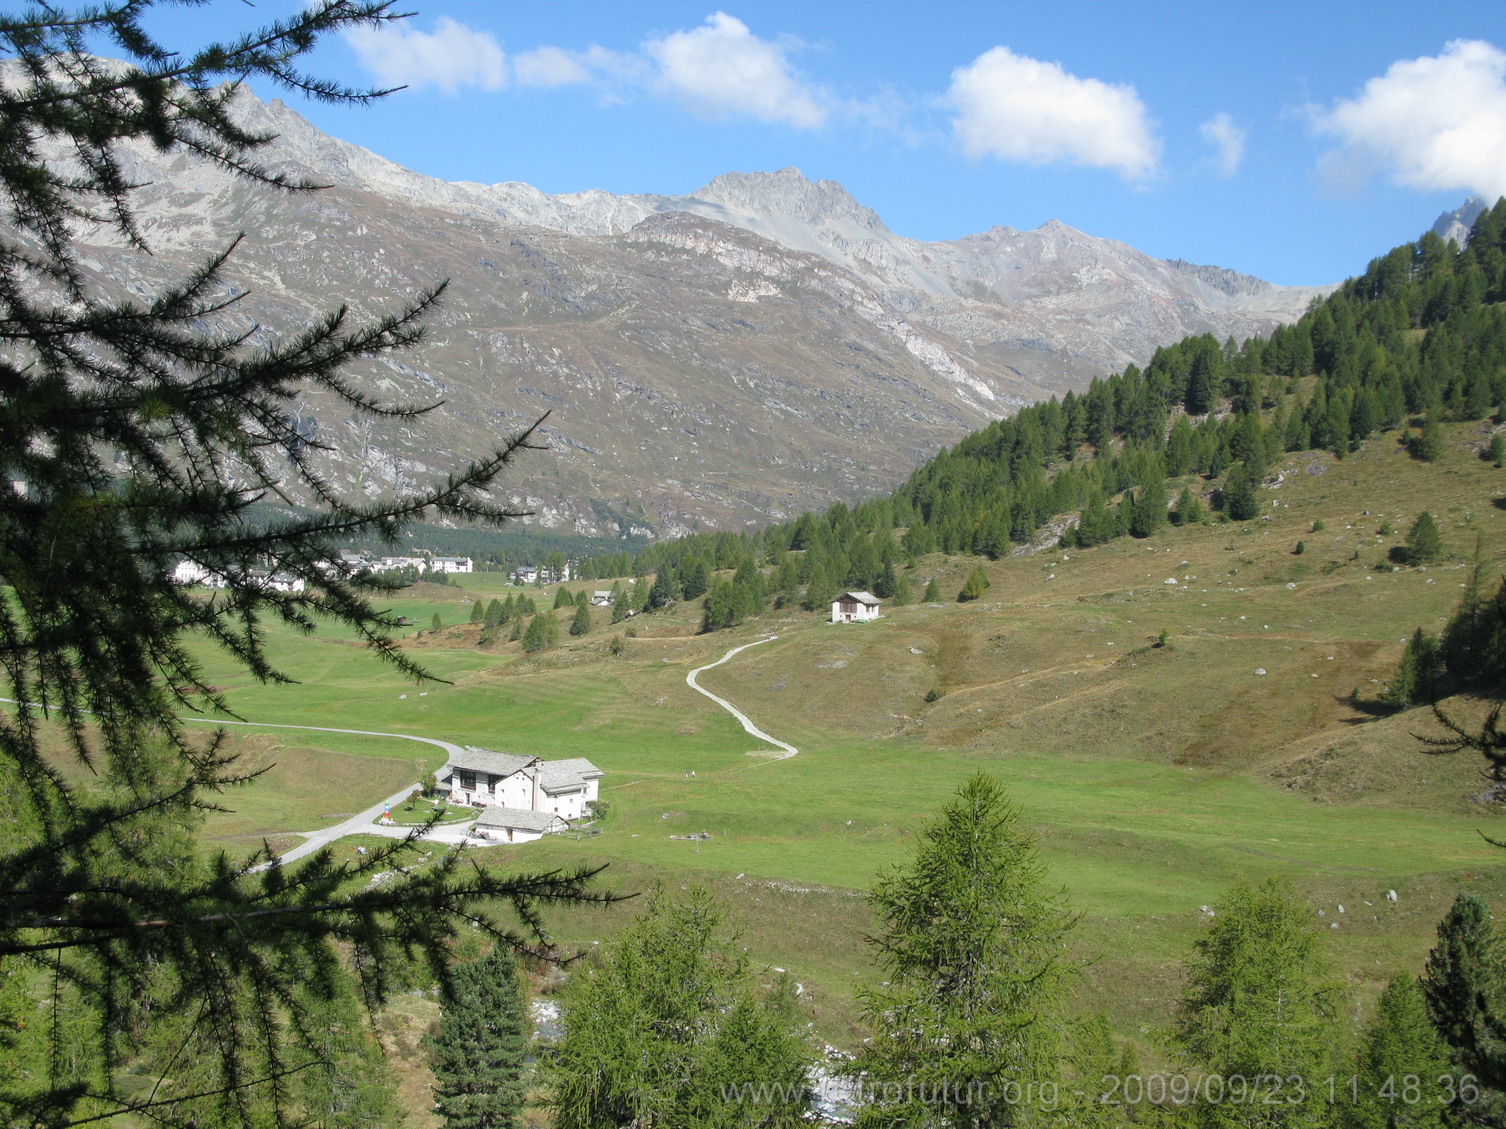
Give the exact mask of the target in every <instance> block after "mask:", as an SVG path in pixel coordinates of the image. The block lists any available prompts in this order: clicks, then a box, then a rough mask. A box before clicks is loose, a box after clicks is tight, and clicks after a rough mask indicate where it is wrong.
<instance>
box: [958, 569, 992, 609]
mask: <svg viewBox="0 0 1506 1129" xmlns="http://www.w3.org/2000/svg"><path fill="white" fill-rule="evenodd" d="M987 588H988V573H986V572H984V571H983V566H982V565H974V566H973V571H972V572H970V573H968V574H967V580H966V581H965V582H964V583H963V585H962V591H960V592H958V593H957V599H958V601H959V602H961V603H966V602H967V601H969V600H976V599H978V598H979V597H981V596H982V595H983V593H984V591H985V590H986V589H987Z"/></svg>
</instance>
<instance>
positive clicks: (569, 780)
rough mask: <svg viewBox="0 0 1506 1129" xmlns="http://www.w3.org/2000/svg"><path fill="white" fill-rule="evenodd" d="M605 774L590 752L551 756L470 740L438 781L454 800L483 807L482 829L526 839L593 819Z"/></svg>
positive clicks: (503, 836)
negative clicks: (588, 755)
mask: <svg viewBox="0 0 1506 1129" xmlns="http://www.w3.org/2000/svg"><path fill="white" fill-rule="evenodd" d="M604 775H605V773H603V772H602V771H601V769H599V768H597V767H596V766H595V765H594V764H592V763H591V762H590V761H588V760H587V759H586V758H585V757H571V758H568V759H564V760H556V761H546V760H543V759H542V758H540V757H535V756H529V755H528V754H526V753H503V752H499V751H497V750H496V749H482V748H477V747H476V746H473V745H468V746H466V748H465V749H464V751H463V752H462V753H461V754H460V755H459V756H452V757H451V758H450V763H449V764H447V765H445V766H444V768H443V769H442V770H441V771H440V774H439V778H438V780H439V790H440V792H442V793H447V794H448V795H449V799H450V802H451V803H453V804H469V805H471V806H472V807H478V808H481V809H482V810H481V815H480V816H479V817H478V819H477V821H476V827H477V830H478V831H485V832H487V834H488V835H490V836H491V837H493V838H499V839H505V840H506V841H507V842H509V843H524V842H528V841H529V840H531V839H537V838H539V837H541V836H543V835H549V834H553V833H555V832H559V831H564V830H567V829H568V828H569V826H570V824H571V823H573V822H575V821H576V820H580V819H584V818H587V817H588V816H589V815H590V814H591V813H590V812H589V810H588V809H587V805H589V804H591V803H594V802H595V800H596V798H597V782H598V781H599V780H600V779H601V778H602V777H603V776H604Z"/></svg>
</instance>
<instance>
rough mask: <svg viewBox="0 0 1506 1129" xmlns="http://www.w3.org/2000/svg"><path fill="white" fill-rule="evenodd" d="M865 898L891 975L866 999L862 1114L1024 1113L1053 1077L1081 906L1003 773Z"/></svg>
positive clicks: (956, 804)
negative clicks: (1045, 855)
mask: <svg viewBox="0 0 1506 1129" xmlns="http://www.w3.org/2000/svg"><path fill="white" fill-rule="evenodd" d="M869 901H870V903H871V904H872V906H873V909H874V912H875V915H876V916H877V918H878V925H879V928H878V933H877V935H876V936H875V938H874V941H873V943H874V945H875V946H876V948H877V950H878V957H879V960H880V962H881V963H882V966H883V972H884V976H885V980H886V981H887V983H886V984H885V985H883V986H882V987H878V988H875V989H873V990H872V991H870V992H868V993H867V995H866V996H865V998H864V1002H863V1010H864V1014H865V1016H866V1017H867V1019H868V1022H869V1023H870V1024H871V1026H872V1027H873V1028H874V1031H875V1034H874V1036H873V1038H872V1039H871V1040H870V1041H869V1042H868V1044H867V1045H866V1046H865V1047H864V1049H863V1051H862V1053H861V1054H860V1055H859V1057H858V1059H857V1060H856V1062H855V1063H854V1069H855V1070H856V1071H858V1072H859V1073H860V1074H861V1076H862V1077H863V1079H864V1083H865V1088H869V1087H871V1089H872V1092H873V1093H874V1095H875V1100H874V1101H873V1102H872V1103H870V1104H869V1105H866V1106H864V1107H863V1108H862V1109H861V1110H860V1111H859V1118H858V1124H859V1125H860V1126H867V1125H917V1126H918V1125H936V1124H967V1125H1012V1124H1016V1123H1017V1122H1018V1120H1019V1119H1020V1117H1021V1116H1022V1115H1027V1114H1028V1111H1029V1110H1030V1108H1031V1103H1032V1101H1033V1100H1039V1096H1040V1094H1041V1089H1040V1087H1041V1086H1042V1084H1043V1083H1047V1082H1054V1081H1056V1075H1057V1071H1058V1069H1059V1064H1058V1059H1059V1054H1060V1051H1061V1049H1062V1048H1061V1043H1060V1031H1061V1025H1062V1024H1061V1005H1062V996H1063V992H1064V980H1065V977H1066V965H1065V961H1064V956H1063V942H1064V938H1065V937H1066V934H1067V932H1068V930H1069V928H1070V926H1071V923H1072V918H1071V916H1070V915H1069V914H1068V913H1067V912H1066V911H1065V910H1064V908H1063V907H1062V905H1061V901H1060V898H1059V896H1058V895H1056V894H1054V893H1052V892H1051V891H1050V890H1048V889H1047V887H1046V881H1045V868H1044V866H1043V865H1042V863H1041V861H1040V858H1039V855H1038V853H1037V850H1036V843H1035V836H1034V835H1033V834H1032V833H1031V832H1030V830H1029V828H1028V826H1027V825H1026V824H1025V821H1024V819H1023V817H1022V816H1021V814H1020V812H1019V811H1018V810H1017V809H1016V808H1014V807H1012V806H1011V805H1010V804H1009V802H1008V799H1007V797H1006V796H1005V794H1004V790H1003V788H1002V787H1001V786H1000V785H999V783H998V782H997V781H995V780H994V779H993V778H991V777H988V776H985V775H982V774H979V775H977V776H974V777H973V778H972V779H970V780H969V781H967V782H966V783H965V784H964V785H963V786H962V787H961V788H960V789H958V792H957V795H956V798H955V799H953V800H951V801H950V802H949V803H948V804H947V805H946V806H945V808H943V809H942V812H941V815H940V817H939V818H938V819H937V820H936V821H935V822H934V823H932V824H931V825H930V826H928V827H927V828H926V829H925V830H924V831H923V832H922V833H921V836H920V841H919V843H918V845H917V846H916V848H915V856H914V859H913V860H912V861H911V863H910V864H909V865H907V866H904V867H900V868H897V869H895V870H894V871H893V872H891V873H890V874H888V875H887V876H885V877H883V878H881V879H880V880H879V881H878V882H877V883H876V884H875V886H874V888H873V891H872V893H871V894H870V895H869ZM1009 1083H1014V1085H1010V1084H1009ZM1027 1095H1034V1098H1032V1097H1030V1096H1027ZM954 1119H956V1120H954Z"/></svg>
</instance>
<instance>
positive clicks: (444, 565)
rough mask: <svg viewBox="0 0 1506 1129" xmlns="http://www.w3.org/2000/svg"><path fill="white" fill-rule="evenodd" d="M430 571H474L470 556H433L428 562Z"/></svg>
mask: <svg viewBox="0 0 1506 1129" xmlns="http://www.w3.org/2000/svg"><path fill="white" fill-rule="evenodd" d="M429 571H430V572H449V573H455V572H474V571H475V565H474V563H473V562H472V561H471V558H470V557H435V558H434V559H433V560H432V561H431V562H429Z"/></svg>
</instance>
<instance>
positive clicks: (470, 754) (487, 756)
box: [447, 745, 568, 776]
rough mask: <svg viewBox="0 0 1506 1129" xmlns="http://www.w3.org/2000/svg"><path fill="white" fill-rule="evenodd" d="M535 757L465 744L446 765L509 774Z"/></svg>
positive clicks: (497, 774) (496, 773) (503, 774)
mask: <svg viewBox="0 0 1506 1129" xmlns="http://www.w3.org/2000/svg"><path fill="white" fill-rule="evenodd" d="M535 759H536V758H534V757H531V756H529V755H528V754H527V753H500V752H498V751H497V750H496V749H481V748H477V747H476V746H475V745H467V746H466V747H465V752H464V753H463V754H461V755H460V756H458V757H456V756H452V757H451V758H450V763H449V765H448V766H447V767H449V768H451V769H457V768H464V769H467V770H469V771H471V772H489V773H491V774H492V775H493V776H511V775H512V774H513V773H515V772H517V771H518V769H520V768H527V767H528V766H529V765H530V764H532V763H533V762H534V760H535ZM564 763H568V762H564Z"/></svg>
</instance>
